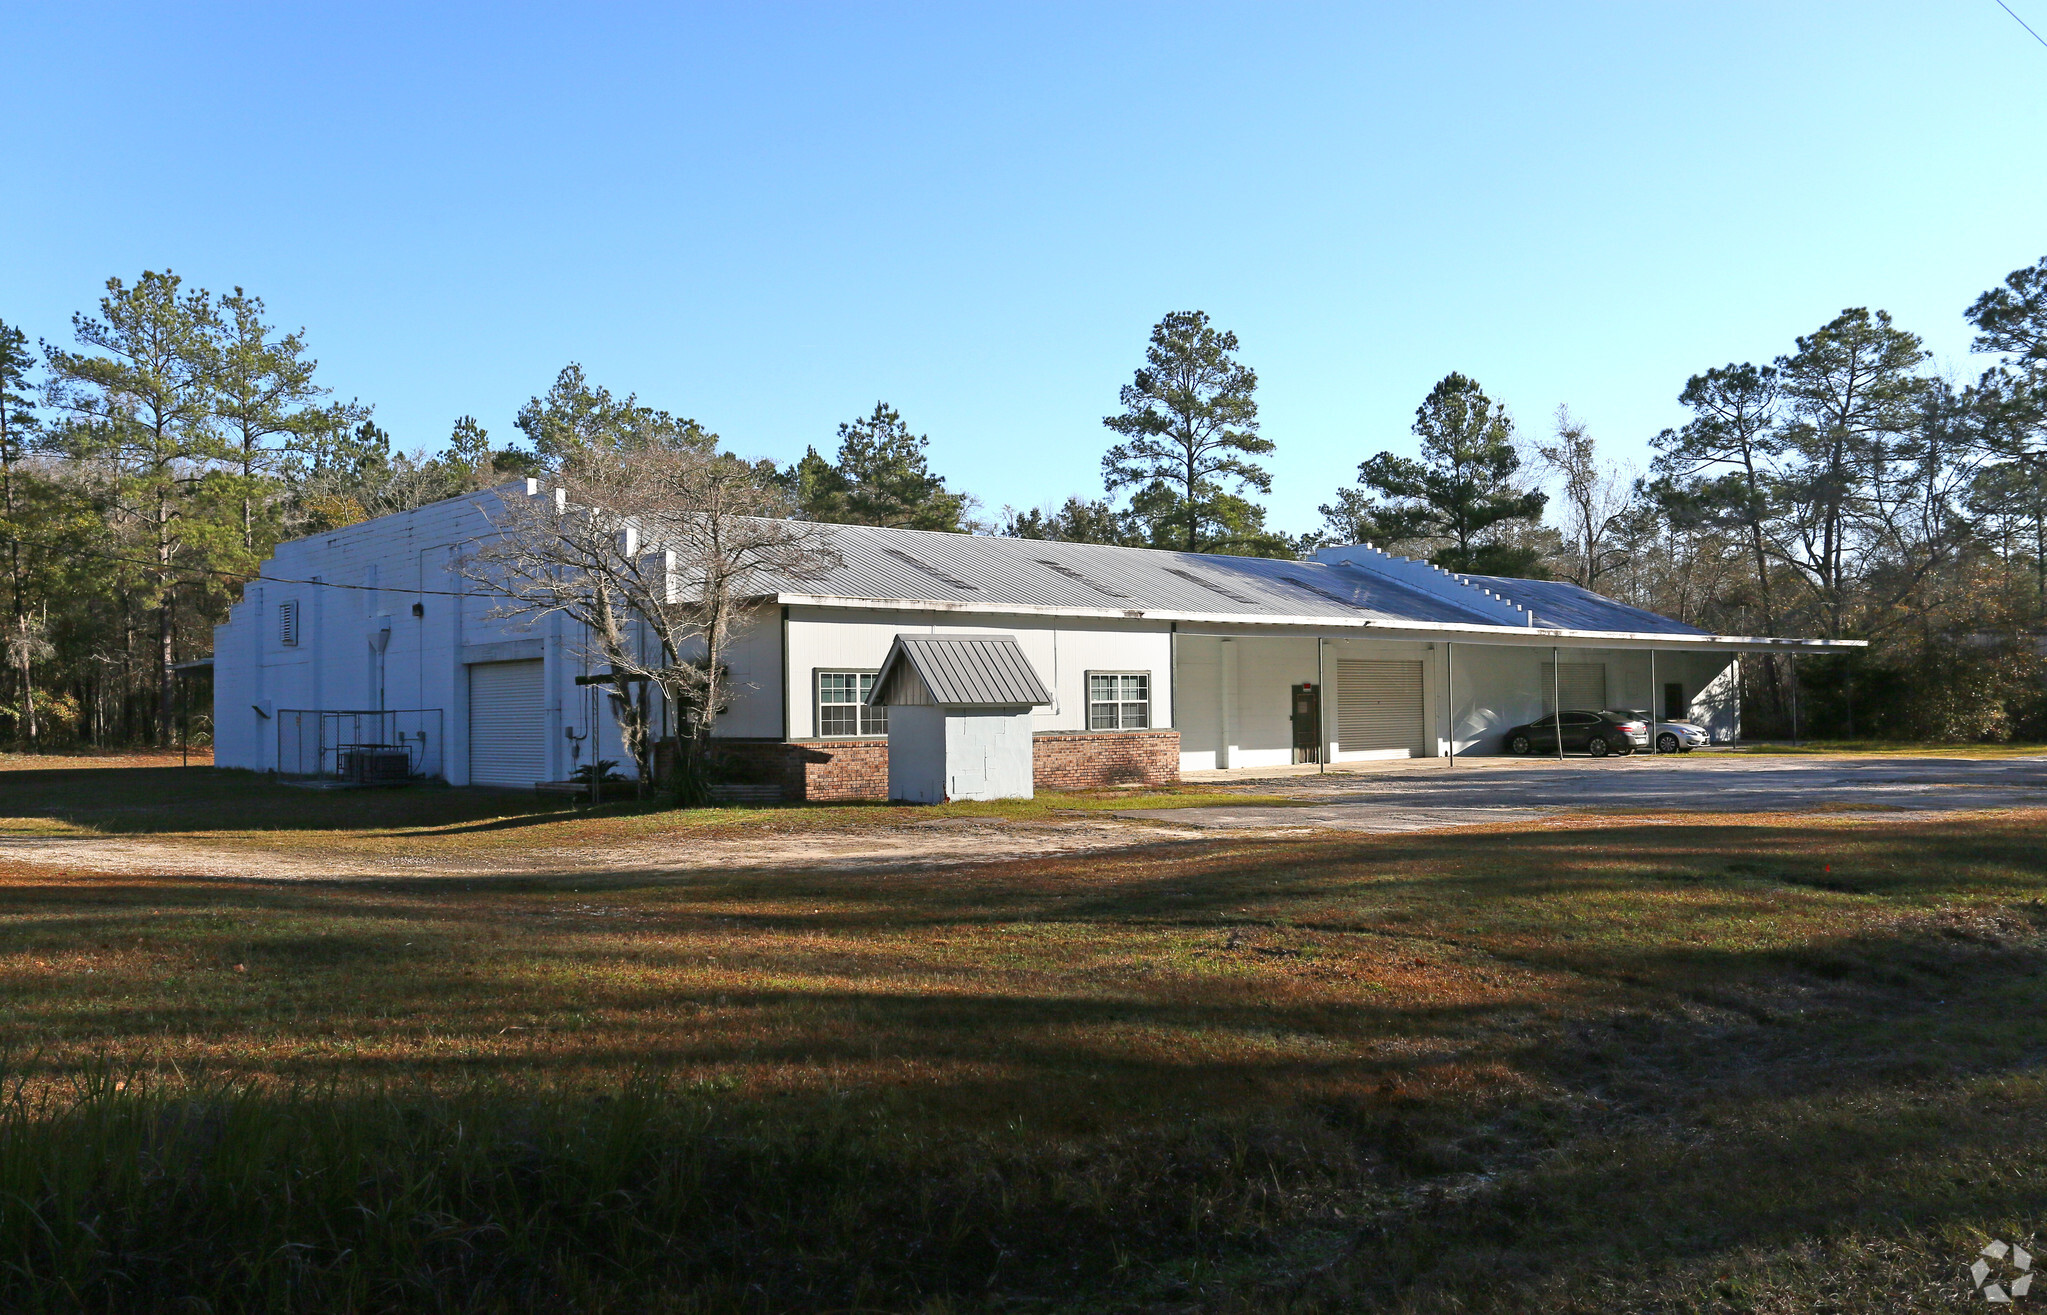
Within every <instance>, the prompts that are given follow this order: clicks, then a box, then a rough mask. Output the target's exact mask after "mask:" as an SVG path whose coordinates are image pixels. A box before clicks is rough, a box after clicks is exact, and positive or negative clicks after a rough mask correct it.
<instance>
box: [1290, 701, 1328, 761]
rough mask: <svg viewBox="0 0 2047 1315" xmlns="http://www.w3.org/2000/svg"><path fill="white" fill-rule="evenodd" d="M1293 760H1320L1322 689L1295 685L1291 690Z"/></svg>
mask: <svg viewBox="0 0 2047 1315" xmlns="http://www.w3.org/2000/svg"><path fill="white" fill-rule="evenodd" d="M1293 700H1294V702H1293V723H1294V761H1295V762H1297V763H1319V762H1321V761H1322V691H1321V690H1320V689H1318V688H1316V687H1315V686H1313V685H1296V686H1294V692H1293Z"/></svg>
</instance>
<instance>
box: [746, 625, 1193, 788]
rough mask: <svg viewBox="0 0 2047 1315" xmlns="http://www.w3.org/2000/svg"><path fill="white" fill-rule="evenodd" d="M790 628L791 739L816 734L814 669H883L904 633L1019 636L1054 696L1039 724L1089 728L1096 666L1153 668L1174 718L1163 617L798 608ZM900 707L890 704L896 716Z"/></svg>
mask: <svg viewBox="0 0 2047 1315" xmlns="http://www.w3.org/2000/svg"><path fill="white" fill-rule="evenodd" d="M788 631H789V738H790V739H794V740H803V739H812V738H815V737H816V735H817V706H816V700H817V679H816V673H817V672H819V671H877V670H879V669H880V668H881V663H882V659H883V658H885V657H887V656H888V650H889V645H891V644H893V643H894V642H895V638H896V636H897V635H899V634H902V635H1015V636H1016V642H1017V646H1018V647H1019V648H1021V649H1022V650H1023V653H1024V656H1025V657H1026V658H1028V659H1029V660H1030V663H1031V666H1032V667H1034V668H1036V670H1037V673H1038V679H1040V680H1042V681H1043V682H1044V683H1045V688H1046V689H1047V690H1048V691H1050V693H1051V695H1052V704H1051V706H1050V707H1047V708H1039V709H1037V710H1036V711H1034V712H1032V713H1031V714H1030V720H1031V729H1032V730H1033V731H1080V730H1086V729H1087V673H1088V672H1090V671H1142V672H1147V673H1149V674H1150V676H1151V721H1152V725H1154V726H1157V727H1169V726H1171V725H1172V721H1171V716H1172V712H1173V709H1174V707H1175V700H1174V691H1173V661H1172V651H1173V637H1172V635H1171V633H1170V627H1169V626H1168V625H1167V624H1166V623H1164V622H1157V621H1154V622H1143V621H1128V622H1122V621H1115V620H1110V619H1106V618H1104V619H1100V620H1097V619H1095V618H1091V617H1090V618H1079V617H1075V618H1058V617H1042V616H1018V617H1004V616H973V615H959V614H949V613H944V612H896V611H883V610H881V609H878V608H877V609H872V610H868V609H854V608H821V607H792V608H790V609H789V621H788ZM736 670H737V668H736V667H735V671H736ZM737 706H738V700H735V701H734V707H735V709H736V708H737ZM895 715H896V710H895V709H893V708H891V709H890V710H889V717H890V719H891V721H893V719H894V717H895ZM769 733H772V732H769ZM890 753H891V754H893V753H894V749H893V748H891V749H890Z"/></svg>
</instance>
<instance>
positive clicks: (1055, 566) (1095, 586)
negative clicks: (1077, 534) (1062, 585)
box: [1031, 557, 1130, 598]
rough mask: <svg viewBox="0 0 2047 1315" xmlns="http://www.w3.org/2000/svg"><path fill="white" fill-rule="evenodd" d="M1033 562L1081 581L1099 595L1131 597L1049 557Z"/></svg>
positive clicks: (1035, 559)
mask: <svg viewBox="0 0 2047 1315" xmlns="http://www.w3.org/2000/svg"><path fill="white" fill-rule="evenodd" d="M1031 560H1032V561H1034V562H1036V563H1037V564H1038V565H1040V566H1045V567H1049V568H1051V569H1052V570H1055V571H1057V572H1059V574H1061V575H1063V576H1065V577H1066V578H1067V579H1069V580H1076V581H1079V582H1080V583H1081V584H1084V585H1086V586H1087V587H1088V588H1090V589H1092V590H1094V591H1095V592H1096V593H1098V594H1107V595H1108V596H1109V597H1111V598H1128V597H1130V595H1129V594H1126V593H1124V592H1123V591H1122V590H1120V589H1111V588H1110V587H1109V586H1107V585H1105V584H1103V583H1102V582H1101V581H1099V580H1090V579H1089V578H1088V577H1086V576H1084V575H1082V574H1081V573H1080V572H1079V571H1076V570H1074V569H1073V568H1072V567H1071V566H1064V565H1061V564H1060V563H1058V562H1055V561H1053V560H1052V559H1051V558H1049V557H1033V558H1032V559H1031Z"/></svg>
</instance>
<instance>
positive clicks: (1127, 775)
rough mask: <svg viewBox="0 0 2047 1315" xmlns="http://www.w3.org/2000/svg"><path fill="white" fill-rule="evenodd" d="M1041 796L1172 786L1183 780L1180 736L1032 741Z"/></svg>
mask: <svg viewBox="0 0 2047 1315" xmlns="http://www.w3.org/2000/svg"><path fill="white" fill-rule="evenodd" d="M1031 778H1032V781H1033V783H1034V784H1036V786H1037V787H1038V789H1040V790H1094V789H1100V788H1101V787H1103V786H1110V785H1171V784H1173V783H1174V782H1176V781H1178V780H1179V779H1180V732H1178V731H1053V732H1050V733H1047V734H1042V735H1033V736H1032V737H1031Z"/></svg>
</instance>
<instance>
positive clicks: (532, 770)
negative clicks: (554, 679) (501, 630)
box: [469, 662, 547, 789]
mask: <svg viewBox="0 0 2047 1315" xmlns="http://www.w3.org/2000/svg"><path fill="white" fill-rule="evenodd" d="M544 665H545V664H544V663H540V662H479V663H477V664H476V665H474V666H472V667H470V668H469V780H470V783H471V784H474V785H517V786H524V787H526V788H528V789H530V788H532V786H533V784H534V782H536V781H538V780H540V779H541V778H542V777H544V776H545V775H546V774H547V753H546V742H545V740H544V738H543V736H544V735H545V733H546V722H547V719H546V718H545V717H543V716H541V707H542V704H541V696H540V695H541V680H540V673H541V670H542V668H543V666H544Z"/></svg>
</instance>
